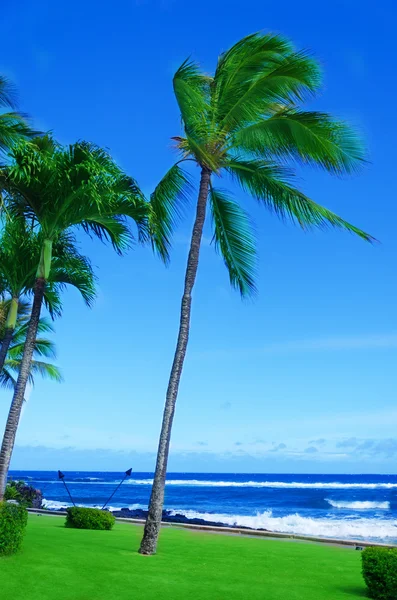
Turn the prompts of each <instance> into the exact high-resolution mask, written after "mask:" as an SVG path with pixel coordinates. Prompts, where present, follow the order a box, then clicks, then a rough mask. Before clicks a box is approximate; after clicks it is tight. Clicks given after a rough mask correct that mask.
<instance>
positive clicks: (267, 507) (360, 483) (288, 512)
mask: <svg viewBox="0 0 397 600" xmlns="http://www.w3.org/2000/svg"><path fill="white" fill-rule="evenodd" d="M10 476H11V477H12V478H13V479H21V480H24V481H26V482H27V483H29V484H31V485H34V486H35V487H37V488H39V489H40V490H41V491H42V493H43V496H44V498H45V500H44V504H45V506H46V507H47V508H49V509H52V510H56V509H59V508H61V507H66V506H69V505H70V499H69V497H68V495H67V492H66V490H65V487H64V485H63V483H62V482H61V481H59V480H58V477H57V473H56V472H51V471H11V472H10ZM122 476H123V474H122V473H109V472H106V473H102V472H78V471H70V472H66V471H65V481H66V482H67V485H68V487H69V489H70V492H71V494H72V497H73V500H74V502H75V503H76V504H79V505H82V506H98V507H101V506H102V505H103V504H104V503H105V502H106V500H107V499H108V498H109V496H110V495H111V493H112V492H113V490H114V488H115V487H116V486H117V484H118V483H119V482H120V480H121V478H122ZM152 477H153V474H152V473H132V475H131V477H129V478H127V479H126V481H125V482H124V483H123V485H122V486H121V488H120V489H119V490H118V491H117V493H116V494H115V495H114V497H113V498H112V500H111V502H110V506H109V508H110V510H115V509H120V508H122V507H129V508H130V509H132V510H133V509H138V508H140V509H146V508H147V505H148V501H149V495H150V486H151V483H152ZM165 508H166V509H168V510H170V511H171V514H183V515H185V516H186V517H187V518H200V519H204V520H206V521H217V522H222V523H224V524H225V525H239V526H245V527H252V528H255V529H261V528H262V529H268V530H271V531H277V532H282V533H295V534H304V535H315V536H324V537H337V538H345V539H349V538H350V539H356V540H369V541H374V542H375V541H376V542H385V543H393V544H397V475H285V474H283V475H281V474H280V475H277V474H276V475H275V474H271V475H269V474H263V475H258V474H252V475H250V474H239V473H233V474H231V473H228V474H222V473H169V474H168V476H167V485H166V494H165Z"/></svg>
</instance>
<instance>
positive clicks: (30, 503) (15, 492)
mask: <svg viewBox="0 0 397 600" xmlns="http://www.w3.org/2000/svg"><path fill="white" fill-rule="evenodd" d="M4 499H5V500H17V501H18V502H19V503H20V504H23V505H24V506H26V507H27V508H41V505H42V502H43V496H42V493H41V491H40V490H36V488H34V487H33V486H31V485H28V484H27V483H25V482H24V481H9V482H8V483H7V487H6V489H5V492H4Z"/></svg>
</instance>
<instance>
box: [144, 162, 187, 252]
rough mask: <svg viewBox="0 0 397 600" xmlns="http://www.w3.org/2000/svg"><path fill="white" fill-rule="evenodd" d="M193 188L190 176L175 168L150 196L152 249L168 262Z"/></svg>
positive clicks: (175, 166) (174, 166)
mask: <svg viewBox="0 0 397 600" xmlns="http://www.w3.org/2000/svg"><path fill="white" fill-rule="evenodd" d="M191 189H192V184H191V181H190V177H189V175H188V173H187V172H186V171H184V170H183V169H182V168H181V167H180V166H179V165H177V164H176V165H173V166H172V167H171V169H169V171H167V173H166V174H165V175H164V177H163V178H162V180H161V181H160V183H159V184H158V185H157V186H156V188H155V190H154V192H153V193H152V194H151V196H150V203H149V233H150V239H151V243H152V247H153V250H154V251H155V252H157V254H158V255H159V256H160V258H161V259H162V260H163V261H164V262H165V263H168V261H169V250H170V246H171V237H172V233H173V230H174V228H175V226H176V224H177V223H178V222H179V220H180V218H181V217H182V215H183V213H184V209H185V208H186V205H187V204H188V202H189V193H190V191H191Z"/></svg>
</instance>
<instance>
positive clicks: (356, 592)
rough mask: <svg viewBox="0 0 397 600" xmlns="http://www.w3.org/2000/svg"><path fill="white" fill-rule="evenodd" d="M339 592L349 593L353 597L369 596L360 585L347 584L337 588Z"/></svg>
mask: <svg viewBox="0 0 397 600" xmlns="http://www.w3.org/2000/svg"><path fill="white" fill-rule="evenodd" d="M338 590H339V591H340V592H344V593H345V594H349V596H351V597H352V599H353V598H367V600H368V598H369V596H368V594H367V590H366V588H365V587H362V586H360V585H349V586H344V587H340V588H338Z"/></svg>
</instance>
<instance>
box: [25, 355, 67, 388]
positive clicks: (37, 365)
mask: <svg viewBox="0 0 397 600" xmlns="http://www.w3.org/2000/svg"><path fill="white" fill-rule="evenodd" d="M36 375H40V376H41V377H43V379H50V380H51V381H56V382H57V383H62V381H63V376H62V373H61V371H60V370H59V369H58V367H57V366H56V365H52V364H50V363H46V362H42V361H38V360H32V364H31V367H30V373H29V383H31V384H32V385H33V384H34V377H35V376H36Z"/></svg>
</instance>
